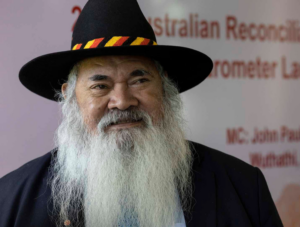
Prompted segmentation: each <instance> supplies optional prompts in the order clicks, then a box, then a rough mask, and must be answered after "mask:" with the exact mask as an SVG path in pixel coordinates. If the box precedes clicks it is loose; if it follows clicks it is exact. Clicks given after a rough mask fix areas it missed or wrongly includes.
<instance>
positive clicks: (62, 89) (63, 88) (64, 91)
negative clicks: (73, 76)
mask: <svg viewBox="0 0 300 227" xmlns="http://www.w3.org/2000/svg"><path fill="white" fill-rule="evenodd" d="M67 87H68V83H64V84H63V85H62V86H61V93H62V94H63V96H64V99H66V97H67Z"/></svg>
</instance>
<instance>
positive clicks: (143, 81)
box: [135, 78, 149, 84]
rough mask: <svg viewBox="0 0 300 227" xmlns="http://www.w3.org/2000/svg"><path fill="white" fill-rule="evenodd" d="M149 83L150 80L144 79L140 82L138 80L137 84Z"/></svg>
mask: <svg viewBox="0 0 300 227" xmlns="http://www.w3.org/2000/svg"><path fill="white" fill-rule="evenodd" d="M147 81H149V80H148V79H145V78H143V79H139V80H137V81H136V82H135V83H136V84H142V83H145V82H147Z"/></svg>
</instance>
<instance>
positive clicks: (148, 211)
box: [51, 96, 192, 227]
mask: <svg viewBox="0 0 300 227" xmlns="http://www.w3.org/2000/svg"><path fill="white" fill-rule="evenodd" d="M180 103H181V102H180V97H179V96H176V97H172V98H169V99H167V100H164V104H163V115H164V116H163V117H162V119H161V121H160V122H159V123H158V124H156V125H153V124H152V121H151V117H150V116H149V115H147V114H146V113H143V112H139V111H134V113H136V112H137V113H138V115H139V114H141V115H142V116H143V120H144V122H145V125H144V126H143V127H136V128H129V129H123V130H120V131H117V132H109V133H105V132H104V131H103V127H104V126H105V125H106V124H107V123H108V122H110V121H114V119H115V118H118V117H121V118H122V117H124V116H129V115H130V113H129V115H128V113H125V115H123V114H122V113H120V112H122V111H117V113H115V114H112V115H110V114H108V115H106V116H104V117H103V118H102V119H101V121H100V122H99V125H98V134H97V135H95V134H92V133H90V132H89V131H88V130H87V129H86V127H85V124H84V123H83V119H82V116H81V114H80V110H79V107H78V105H77V102H76V99H75V98H74V97H73V98H70V99H67V100H66V101H65V103H63V106H62V111H63V115H64V118H63V121H62V123H61V125H60V126H59V128H58V131H57V134H56V140H57V145H58V152H57V156H56V159H54V161H53V163H52V168H51V170H52V176H53V177H52V180H51V187H52V196H53V202H54V208H55V211H56V212H57V214H58V217H59V218H58V220H56V221H57V226H63V222H64V221H65V220H70V221H71V224H72V226H75V223H77V224H78V226H83V225H84V226H86V227H95V226H104V227H116V226H118V225H121V226H122V225H124V226H125V223H126V222H127V221H128V220H127V219H128V216H127V217H126V218H125V212H129V215H130V217H129V219H132V221H136V223H137V224H138V226H140V227H172V226H174V224H175V221H176V215H177V209H178V206H182V207H183V209H184V210H187V209H188V205H189V199H190V196H191V187H190V185H191V178H190V168H191V162H192V155H191V152H190V149H189V145H188V143H187V142H186V140H185V137H184V133H183V130H182V122H183V121H182V118H181V106H180ZM125 112H126V111H125ZM131 116H132V115H131ZM139 116H140V115H139ZM178 195H179V196H180V197H181V204H178V199H177V196H178ZM80 211H83V213H84V219H85V220H84V221H83V220H79V217H78V214H79V213H80ZM83 222H84V223H83ZM76 226H77V225H76Z"/></svg>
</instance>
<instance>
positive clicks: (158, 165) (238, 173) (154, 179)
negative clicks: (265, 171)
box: [0, 0, 282, 227]
mask: <svg viewBox="0 0 300 227" xmlns="http://www.w3.org/2000/svg"><path fill="white" fill-rule="evenodd" d="M183 56H184V57H183ZM70 68H71V71H70ZM211 69H212V62H211V60H210V59H209V58H208V57H207V56H206V55H204V54H202V53H200V52H198V51H195V50H191V49H187V48H183V47H173V46H159V45H156V39H155V35H154V32H153V30H152V28H151V26H150V25H149V24H148V22H147V21H146V19H145V17H144V15H143V14H142V12H141V10H140V8H139V6H138V4H137V2H136V1H135V0H127V1H124V0H110V1H108V0H101V1H99V0H90V1H89V2H88V3H87V4H86V6H85V7H84V9H83V11H82V14H81V15H80V17H79V19H78V22H77V24H76V27H75V30H74V33H73V40H72V51H65V52H60V53H55V54H50V55H45V56H42V57H39V58H36V59H34V60H32V61H31V62H29V63H27V64H26V65H25V66H24V67H23V68H22V69H21V71H20V80H21V82H22V83H23V84H24V85H25V86H26V87H27V88H28V89H30V90H31V91H33V92H35V93H37V94H39V95H41V96H43V97H46V98H49V99H52V100H55V101H59V103H60V104H61V108H62V113H63V119H62V122H61V124H60V126H59V128H58V130H57V132H56V136H55V141H56V145H57V148H55V149H54V150H53V151H51V152H49V153H48V154H46V155H45V156H43V157H40V158H38V159H35V160H33V161H31V162H29V163H27V164H25V165H24V166H22V167H21V168H19V169H18V170H16V171H14V172H12V173H10V174H8V175H6V176H5V177H3V178H2V179H1V180H0V191H1V195H0V202H1V204H0V205H1V206H0V226H1V227H2V226H3V227H11V226H14V227H19V226H32V227H37V226H46V227H50V226H51V227H54V226H57V227H59V226H86V227H94V226H104V227H116V226H122V227H123V226H133V227H138V226H139V227H186V226H187V227H196V226H197V227H198V226H207V227H216V226H219V227H225V226H232V227H240V226H243V227H250V226H264V227H271V226H272V227H273V226H282V223H281V221H280V218H279V216H278V213H277V210H276V208H275V205H274V202H273V200H272V198H271V195H270V192H269V190H268V187H267V184H266V181H265V179H264V177H263V175H262V173H261V171H260V170H259V169H257V168H254V167H251V166H250V165H248V164H246V163H244V162H242V161H240V160H238V159H236V158H234V157H231V156H229V155H226V154H224V153H222V152H219V151H215V150H212V149H210V148H207V147H204V146H202V145H200V144H196V143H193V142H189V141H186V139H185V135H184V128H185V124H184V120H183V118H182V103H181V99H180V96H179V93H180V92H183V91H185V90H187V89H190V88H192V87H194V86H196V85H197V84H199V83H200V82H202V81H203V80H204V79H205V78H206V77H207V75H208V74H209V72H210V71H211ZM69 71H70V72H69ZM68 72H69V73H68ZM197 73H198V74H199V75H198V74H197ZM67 75H68V76H67ZM62 81H64V82H62ZM53 88H54V89H53Z"/></svg>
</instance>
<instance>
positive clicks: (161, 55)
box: [19, 0, 213, 100]
mask: <svg viewBox="0 0 300 227" xmlns="http://www.w3.org/2000/svg"><path fill="white" fill-rule="evenodd" d="M105 55H141V56H147V57H150V58H152V59H155V60H157V61H159V62H160V63H161V65H162V66H163V67H164V69H165V70H166V71H167V72H168V75H169V78H171V79H172V80H173V81H174V82H175V83H176V84H177V86H178V88H179V91H180V92H183V91H186V90H188V89H190V88H192V87H194V86H196V85H198V84H199V83H201V82H202V81H203V80H204V79H205V78H206V77H207V76H208V75H209V73H210V71H211V69H212V65H213V64H212V61H211V59H210V58H209V57H207V56H206V55H205V54H203V53H201V52H199V51H196V50H192V49H189V48H185V47H177V46H166V45H157V43H156V37H155V34H154V32H153V29H152V27H151V26H150V24H149V23H148V21H147V20H146V18H145V17H144V15H143V13H142V11H141V9H140V7H139V5H138V3H137V1H136V0H89V1H88V2H87V4H86V5H85V7H84V8H83V10H82V12H81V14H80V16H79V18H78V20H77V23H76V26H75V28H74V32H73V38H72V46H71V50H70V51H63V52H58V53H52V54H47V55H43V56H40V57H37V58H35V59H33V60H31V61H30V62H28V63H27V64H25V65H24V66H23V67H22V68H21V70H20V73H19V78H20V81H21V83H22V84H23V85H24V86H25V87H27V88H28V89H29V90H31V91H32V92H34V93H36V94H38V95H41V96H43V97H45V98H48V99H51V100H56V99H55V90H60V89H61V85H62V83H64V82H65V81H66V80H67V76H68V74H69V72H70V70H71V68H72V67H73V66H74V64H75V63H76V62H78V61H80V60H83V59H85V58H89V57H94V56H105Z"/></svg>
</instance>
